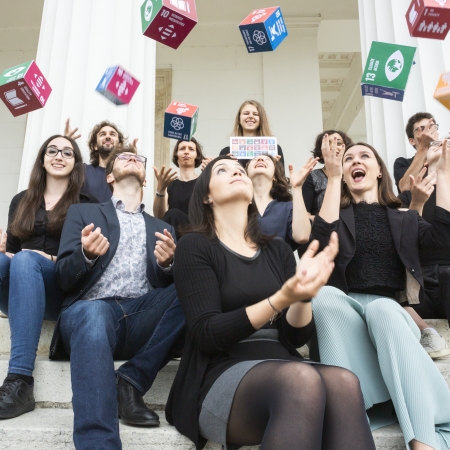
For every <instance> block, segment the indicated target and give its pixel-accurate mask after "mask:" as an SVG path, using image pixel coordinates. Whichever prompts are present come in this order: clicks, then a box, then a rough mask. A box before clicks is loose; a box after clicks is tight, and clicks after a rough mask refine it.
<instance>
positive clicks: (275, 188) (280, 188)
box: [245, 155, 292, 202]
mask: <svg viewBox="0 0 450 450" xmlns="http://www.w3.org/2000/svg"><path fill="white" fill-rule="evenodd" d="M264 156H266V157H268V158H270V159H271V160H272V162H273V165H274V166H275V173H274V175H273V176H274V178H275V180H273V182H272V188H271V189H270V196H271V197H272V198H273V199H275V200H278V201H279V202H291V201H292V194H291V190H290V184H289V183H290V181H289V178H287V177H286V175H285V174H284V167H283V165H282V164H281V163H280V161H278V160H277V159H275V158H274V157H273V156H270V155H264ZM250 162H251V159H250V160H249V161H248V162H247V164H246V165H245V170H247V169H248V166H249V164H250Z"/></svg>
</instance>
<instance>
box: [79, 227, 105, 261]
mask: <svg viewBox="0 0 450 450" xmlns="http://www.w3.org/2000/svg"><path fill="white" fill-rule="evenodd" d="M81 245H82V246H83V251H84V254H85V256H86V258H88V259H90V260H91V261H92V260H94V259H96V258H98V257H99V256H102V255H104V254H105V253H106V252H107V251H108V248H109V241H108V239H107V238H106V237H105V236H103V234H102V230H101V229H100V228H99V227H97V228H96V229H95V230H94V224H93V223H91V224H90V225H87V226H86V227H84V228H83V230H81Z"/></svg>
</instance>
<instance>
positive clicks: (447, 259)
mask: <svg viewBox="0 0 450 450" xmlns="http://www.w3.org/2000/svg"><path fill="white" fill-rule="evenodd" d="M398 198H399V199H400V200H401V202H402V206H403V207H404V208H409V205H410V204H411V200H412V196H411V191H404V192H402V193H401V194H400V195H399V196H398ZM435 207H436V189H435V190H434V191H433V192H432V193H431V195H430V198H429V199H428V200H427V201H426V202H425V205H424V206H423V212H422V217H423V218H424V219H425V220H426V221H427V222H428V223H430V224H433V223H434V209H435ZM419 256H420V263H421V264H422V266H434V265H435V264H442V265H445V266H448V265H450V252H449V251H448V250H446V249H445V248H437V249H434V250H431V249H428V248H423V249H420V252H419Z"/></svg>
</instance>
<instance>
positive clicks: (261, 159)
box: [247, 155, 275, 180]
mask: <svg viewBox="0 0 450 450" xmlns="http://www.w3.org/2000/svg"><path fill="white" fill-rule="evenodd" d="M247 173H248V177H249V178H250V180H253V178H255V176H257V175H263V176H266V177H267V178H269V179H270V180H272V179H273V178H274V176H275V164H274V163H273V160H272V158H269V157H268V156H265V155H261V156H256V157H255V158H253V159H251V160H250V162H249V163H248V166H247Z"/></svg>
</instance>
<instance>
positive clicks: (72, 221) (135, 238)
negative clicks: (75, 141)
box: [51, 147, 185, 450]
mask: <svg viewBox="0 0 450 450" xmlns="http://www.w3.org/2000/svg"><path fill="white" fill-rule="evenodd" d="M145 166H146V158H145V157H143V156H139V155H136V154H135V148H134V147H132V148H131V147H130V148H128V147H124V148H122V149H117V150H115V151H114V152H113V153H112V154H111V156H110V157H109V159H108V161H107V164H106V177H107V178H106V179H107V182H108V184H109V185H110V186H111V190H112V194H113V196H112V198H111V200H108V201H106V202H104V203H100V204H99V205H75V206H72V207H71V208H70V209H69V211H68V213H67V219H66V223H65V225H64V229H63V233H62V236H61V246H60V249H59V253H58V262H57V265H56V278H57V280H58V283H59V285H60V286H61V288H62V289H63V290H64V291H65V292H66V293H67V297H66V299H65V300H64V302H63V305H62V313H61V316H60V318H59V320H58V323H57V326H56V329H55V334H54V336H53V341H52V346H51V358H52V359H58V358H60V357H62V356H64V353H67V354H69V355H70V367H71V380H72V391H73V401H72V403H73V411H74V415H75V421H74V432H73V439H74V443H75V447H76V449H77V450H87V449H93V448H95V449H96V450H119V449H121V448H122V444H121V440H120V436H119V427H118V417H119V418H121V419H122V420H123V421H125V422H127V423H130V424H132V425H143V426H158V425H159V417H158V415H157V414H156V413H155V412H154V411H152V410H151V409H149V408H148V407H147V406H146V405H145V403H144V400H143V395H144V394H145V393H146V392H147V391H148V390H149V389H150V387H151V386H152V383H153V381H154V380H155V377H156V375H157V373H158V371H159V370H160V369H161V368H162V367H164V366H165V365H166V364H167V362H168V361H169V360H170V359H171V358H172V357H176V356H179V354H180V350H181V346H182V344H183V339H184V323H185V321H184V315H183V312H182V310H181V307H180V304H179V302H178V298H177V293H176V291H175V285H174V284H173V275H172V270H173V256H174V253H175V248H176V245H175V241H174V238H173V237H172V236H173V235H174V230H173V228H172V227H171V226H170V225H168V224H166V223H165V222H163V221H161V220H159V219H156V218H154V217H152V216H150V215H149V214H147V213H146V212H145V211H144V208H145V206H144V204H143V203H142V202H141V199H142V187H143V186H145ZM114 360H128V361H127V362H126V363H124V364H123V365H122V366H120V367H119V369H118V370H117V371H116V373H114V363H113V361H114Z"/></svg>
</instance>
